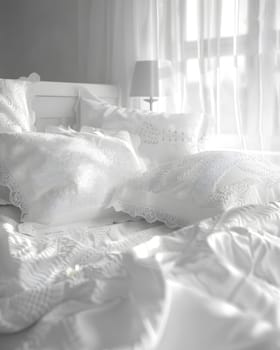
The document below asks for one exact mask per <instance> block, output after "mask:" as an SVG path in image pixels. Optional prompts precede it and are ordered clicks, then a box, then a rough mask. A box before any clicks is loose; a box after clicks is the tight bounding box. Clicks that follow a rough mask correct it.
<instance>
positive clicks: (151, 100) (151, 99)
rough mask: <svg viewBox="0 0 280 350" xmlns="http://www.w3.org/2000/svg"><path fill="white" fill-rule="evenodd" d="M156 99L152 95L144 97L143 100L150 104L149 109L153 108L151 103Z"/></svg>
mask: <svg viewBox="0 0 280 350" xmlns="http://www.w3.org/2000/svg"><path fill="white" fill-rule="evenodd" d="M157 100H158V99H157V98H154V97H149V98H144V101H145V102H148V103H149V104H150V111H152V110H153V103H154V102H156V101H157Z"/></svg>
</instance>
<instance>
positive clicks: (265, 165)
mask: <svg viewBox="0 0 280 350" xmlns="http://www.w3.org/2000/svg"><path fill="white" fill-rule="evenodd" d="M275 200H280V168H278V167H276V166H275V165H273V164H271V163H269V162H266V161H264V160H262V159H258V158H256V157H251V156H249V155H246V154H245V153H239V152H230V151H228V152H226V151H224V152H222V151H212V152H211V151H209V152H201V153H198V154H195V155H190V156H187V157H185V158H184V159H183V160H180V161H175V162H172V163H169V164H165V165H163V166H161V167H158V168H155V169H153V170H151V171H147V172H146V173H144V174H143V175H141V176H138V177H137V178H136V179H133V180H131V181H129V182H128V184H126V185H125V186H122V187H121V188H119V189H117V190H116V191H115V193H114V195H113V198H112V201H111V203H110V205H109V206H112V207H113V208H114V209H115V210H117V211H123V212H125V213H128V214H130V215H131V216H133V217H135V216H140V217H143V218H145V219H146V220H147V221H148V222H154V221H162V222H164V223H165V224H166V225H167V226H169V227H172V228H173V227H181V226H185V225H188V224H192V223H195V222H197V221H199V220H202V219H205V218H208V217H212V216H215V215H218V214H221V213H222V212H224V211H226V210H228V209H230V208H234V207H238V206H242V205H247V204H259V203H268V202H270V201H275Z"/></svg>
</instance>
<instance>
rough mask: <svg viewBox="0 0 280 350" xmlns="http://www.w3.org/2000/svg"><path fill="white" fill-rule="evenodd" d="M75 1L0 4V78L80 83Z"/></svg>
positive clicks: (13, 0)
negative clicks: (30, 76)
mask: <svg viewBox="0 0 280 350" xmlns="http://www.w3.org/2000/svg"><path fill="white" fill-rule="evenodd" d="M77 26H78V8H77V0H0V50H1V51H0V77H1V78H18V77H19V76H22V75H24V76H26V75H28V74H30V73H31V72H34V71H35V72H37V73H39V74H40V76H41V79H42V80H52V81H73V82H75V81H80V80H81V79H79V74H78V30H77Z"/></svg>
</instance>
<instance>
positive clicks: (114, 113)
mask: <svg viewBox="0 0 280 350" xmlns="http://www.w3.org/2000/svg"><path fill="white" fill-rule="evenodd" d="M77 119H78V123H79V127H80V128H82V127H83V126H91V127H95V128H102V129H104V130H126V131H128V132H129V133H130V134H132V135H134V136H136V137H137V138H138V139H139V149H138V151H139V156H141V157H142V158H143V159H144V160H145V161H146V164H147V165H155V164H161V163H164V162H167V161H171V160H173V159H178V158H180V157H182V156H184V155H186V154H190V153H195V152H197V147H198V140H199V136H200V131H201V126H202V117H201V116H200V115H199V114H167V113H153V112H149V111H142V110H132V109H127V108H120V107H118V106H114V105H110V104H108V103H107V102H105V101H103V102H102V101H100V100H99V99H98V98H95V99H89V98H83V97H81V98H80V99H79V104H78V107H77Z"/></svg>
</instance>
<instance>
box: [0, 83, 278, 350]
mask: <svg viewBox="0 0 280 350" xmlns="http://www.w3.org/2000/svg"><path fill="white" fill-rule="evenodd" d="M7 84H9V83H7ZM15 84H18V85H16V89H14V90H13V87H14V85H13V82H12V81H11V86H12V87H11V86H8V87H7V86H6V89H8V88H9V89H10V90H9V94H8V93H6V95H5V94H4V93H3V92H2V94H3V96H4V97H2V100H0V129H1V116H2V118H3V119H2V122H3V120H4V122H5V121H6V120H7V116H8V117H9V118H10V122H9V123H7V122H5V123H6V124H5V123H4V122H3V125H4V126H5V127H6V129H5V130H4V126H2V128H3V130H2V132H1V133H0V203H1V205H0V239H1V244H0V250H1V251H0V333H1V334H0V348H1V349H5V350H27V349H28V350H31V349H34V350H39V349H40V350H41V349H46V350H47V349H48V350H49V349H53V350H66V349H67V350H71V349H73V350H76V349H84V350H87V349H88V350H92V349H100V350H101V349H145V350H167V349H176V350H185V349H192V350H202V349H203V350H205V349H211V350H218V349H223V350H225V349H254V350H256V349H278V348H280V339H279V334H280V332H279V313H278V311H279V310H278V306H279V305H278V298H279V296H280V293H279V291H280V289H279V288H280V286H279V284H280V272H279V268H278V262H279V258H280V248H279V247H280V241H279V227H280V203H279V202H278V201H279V199H280V185H279V184H280V173H279V168H278V166H277V165H276V164H274V163H271V162H270V160H267V159H265V158H266V157H264V156H263V155H261V156H260V157H258V156H257V155H255V154H254V155H252V154H248V153H244V152H233V151H232V152H230V151H223V152H222V151H217V150H215V151H213V150H212V151H209V152H205V151H203V152H202V151H200V150H199V149H198V148H196V146H197V139H198V137H199V132H198V129H199V126H201V120H200V116H198V115H193V116H192V115H187V116H185V115H183V116H182V115H176V116H172V117H171V116H167V115H162V114H150V112H140V111H137V112H136V111H131V110H127V109H124V108H120V107H118V106H117V104H118V89H117V88H116V87H114V86H109V85H94V84H89V85H85V84H70V83H54V82H37V83H36V84H35V83H30V82H28V81H24V82H21V83H19V82H16V83H15ZM30 84H31V88H30ZM27 86H28V87H29V88H30V90H31V91H32V96H33V98H32V111H33V112H34V113H35V116H34V115H33V116H32V118H31V117H30V115H31V114H30V111H28V110H27V109H28V108H31V107H28V106H27V105H26V106H23V105H22V98H23V97H22V96H23V95H24V91H26V90H24V89H26V87H27ZM21 89H22V90H21ZM15 91H16V92H15ZM21 92H22V93H23V95H20V93H21ZM13 94H16V96H21V100H20V101H18V100H16V99H15V102H14V106H11V103H8V102H7V101H10V100H11V96H12V95H13ZM7 96H8V97H9V99H8V98H7V99H6V100H5V98H6V97H7ZM77 101H78V102H77ZM5 103H6V104H5ZM23 107H24V108H25V109H24V108H23ZM18 111H20V113H18ZM1 113H2V114H1ZM77 114H79V117H78V118H77ZM5 118H6V119H5ZM24 118H30V120H29V123H30V125H31V124H32V123H33V124H34V125H35V126H36V130H35V127H34V129H33V126H32V127H31V128H30V129H29V130H25V129H24V128H27V127H28V126H26V125H27V124H24V123H23V122H22V119H24ZM25 121H26V120H25ZM16 123H17V125H16ZM14 125H16V128H15V130H13V131H10V130H9V128H10V127H14ZM159 125H160V127H159ZM165 125H167V126H166V128H165ZM70 127H71V128H70ZM7 129H8V130H7ZM104 130H105V131H104ZM179 154H181V156H178V155H179ZM152 165H153V166H152ZM70 179H71V181H70ZM54 184H55V186H54ZM1 186H2V192H1ZM7 191H8V192H9V196H8V197H7ZM1 195H2V198H1ZM93 199H94V200H93ZM1 200H2V202H1ZM93 202H94V203H93ZM100 203H102V205H101V204H100Z"/></svg>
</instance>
